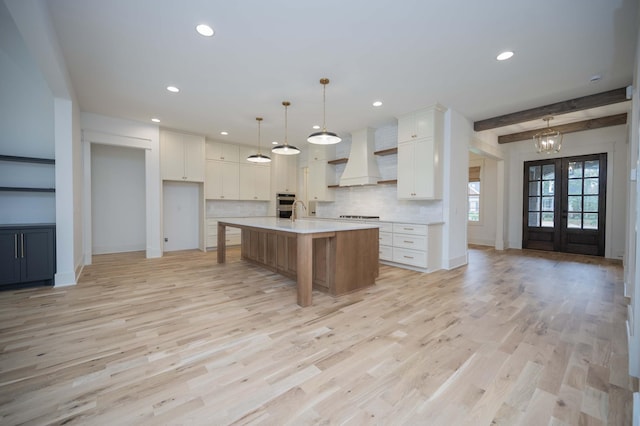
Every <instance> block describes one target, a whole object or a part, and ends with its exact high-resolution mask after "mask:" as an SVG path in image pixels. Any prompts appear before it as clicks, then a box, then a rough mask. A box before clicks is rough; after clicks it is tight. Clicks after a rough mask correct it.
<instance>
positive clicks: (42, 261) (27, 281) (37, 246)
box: [0, 225, 56, 287]
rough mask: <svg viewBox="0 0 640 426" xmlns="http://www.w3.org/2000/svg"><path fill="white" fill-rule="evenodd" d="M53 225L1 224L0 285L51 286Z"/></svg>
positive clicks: (53, 242) (53, 263) (53, 256)
mask: <svg viewBox="0 0 640 426" xmlns="http://www.w3.org/2000/svg"><path fill="white" fill-rule="evenodd" d="M55 265H56V256H55V226H54V225H9V226H0V286H2V287H4V286H19V285H53V276H54V274H55Z"/></svg>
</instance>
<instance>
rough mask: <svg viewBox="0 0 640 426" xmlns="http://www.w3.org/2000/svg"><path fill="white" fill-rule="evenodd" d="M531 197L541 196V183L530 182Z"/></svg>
mask: <svg viewBox="0 0 640 426" xmlns="http://www.w3.org/2000/svg"><path fill="white" fill-rule="evenodd" d="M529 195H540V182H529Z"/></svg>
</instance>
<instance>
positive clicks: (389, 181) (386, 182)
mask: <svg viewBox="0 0 640 426" xmlns="http://www.w3.org/2000/svg"><path fill="white" fill-rule="evenodd" d="M393 183H398V179H389V180H379V181H378V185H385V184H393Z"/></svg>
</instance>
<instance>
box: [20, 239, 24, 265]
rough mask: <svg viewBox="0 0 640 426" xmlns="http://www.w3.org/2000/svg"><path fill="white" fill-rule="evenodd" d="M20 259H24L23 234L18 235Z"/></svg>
mask: <svg viewBox="0 0 640 426" xmlns="http://www.w3.org/2000/svg"><path fill="white" fill-rule="evenodd" d="M20 257H21V258H23V259H24V234H23V233H21V234H20Z"/></svg>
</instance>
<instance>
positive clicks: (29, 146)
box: [0, 2, 56, 224]
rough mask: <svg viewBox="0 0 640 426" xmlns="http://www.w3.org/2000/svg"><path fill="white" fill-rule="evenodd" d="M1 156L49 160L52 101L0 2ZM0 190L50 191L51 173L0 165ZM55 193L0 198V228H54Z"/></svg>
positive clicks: (48, 168)
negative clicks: (37, 188)
mask: <svg viewBox="0 0 640 426" xmlns="http://www.w3.org/2000/svg"><path fill="white" fill-rule="evenodd" d="M0 75H1V76H2V78H0V129H2V131H0V154H1V155H13V156H21V157H39V158H54V151H55V141H54V137H53V127H54V126H53V96H52V94H51V90H49V87H48V86H47V83H46V81H45V80H44V77H43V75H42V73H41V72H40V70H39V69H38V67H37V64H36V63H35V61H34V60H33V58H32V56H31V55H30V53H29V51H28V49H27V46H26V45H25V43H24V41H23V39H22V37H21V35H20V33H19V31H18V28H17V27H16V24H15V23H14V21H13V19H12V17H11V15H10V13H9V11H8V10H7V8H6V6H5V4H4V2H0ZM0 186H43V187H50V188H52V187H55V167H54V166H51V165H42V164H28V163H7V162H0ZM55 221H56V216H55V194H54V193H33V192H30V193H27V192H25V193H21V192H0V224H15V223H54V222H55Z"/></svg>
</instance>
